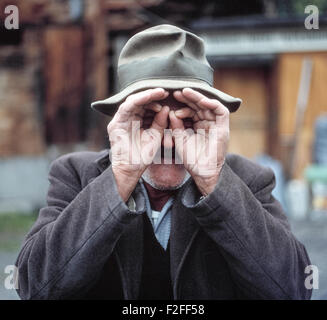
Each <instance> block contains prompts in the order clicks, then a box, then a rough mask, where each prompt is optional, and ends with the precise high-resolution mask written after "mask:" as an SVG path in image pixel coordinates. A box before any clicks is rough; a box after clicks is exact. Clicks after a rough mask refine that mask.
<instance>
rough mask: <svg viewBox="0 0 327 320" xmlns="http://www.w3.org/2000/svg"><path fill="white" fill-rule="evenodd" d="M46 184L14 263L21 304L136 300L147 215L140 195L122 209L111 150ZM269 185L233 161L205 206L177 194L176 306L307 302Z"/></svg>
mask: <svg viewBox="0 0 327 320" xmlns="http://www.w3.org/2000/svg"><path fill="white" fill-rule="evenodd" d="M49 181H50V187H49V191H48V197H47V203H48V205H47V206H46V207H45V208H43V209H41V210H40V213H39V217H38V219H37V221H36V222H35V224H34V226H33V227H32V229H31V230H30V232H29V233H28V235H27V236H26V238H25V241H24V243H23V245H22V248H21V251H20V253H19V256H18V258H17V261H16V266H17V267H18V275H19V278H18V279H19V281H18V285H19V288H18V290H17V292H18V294H19V296H20V297H21V298H22V299H97V298H99V299H106V298H107V299H119V298H120V292H121V294H122V296H121V298H124V299H137V298H138V293H139V286H140V280H141V273H142V261H143V260H142V255H143V232H142V230H143V219H142V214H144V213H145V210H146V207H145V199H144V196H143V194H142V192H141V190H140V186H139V185H137V187H136V189H135V190H134V192H133V194H132V199H133V200H134V201H129V202H128V204H129V205H127V204H125V203H124V202H123V201H122V200H121V198H120V196H119V194H118V191H117V186H116V183H115V179H114V176H113V173H112V170H111V166H110V163H109V157H108V150H104V151H102V152H100V153H96V152H80V153H73V154H69V155H65V156H63V157H61V158H59V159H57V160H56V161H54V162H53V164H52V166H51V169H50V173H49ZM274 185H275V177H274V174H273V172H272V171H271V170H270V169H268V168H264V167H262V166H260V165H258V164H255V163H253V162H251V161H250V160H247V159H245V158H243V157H241V156H238V155H231V154H229V155H228V156H227V159H226V162H225V164H224V166H223V168H222V171H221V174H220V177H219V180H218V183H217V185H216V187H215V189H214V191H213V192H212V193H211V194H210V195H208V196H207V197H206V198H205V199H201V200H199V199H200V194H199V192H198V190H197V188H196V186H195V184H194V182H193V181H192V180H191V179H190V180H189V181H188V182H187V183H186V184H185V185H184V186H183V187H182V188H181V189H180V190H179V191H178V194H177V198H176V200H175V202H174V205H173V208H172V225H171V235H170V259H171V278H172V284H173V293H174V298H175V299H310V296H311V290H308V289H306V288H305V285H304V282H305V276H307V275H306V274H305V273H304V269H305V267H306V266H307V265H309V264H310V261H309V258H308V255H307V253H306V250H305V248H304V246H303V245H302V244H301V243H300V242H299V241H298V240H297V239H296V238H295V237H294V235H293V234H292V232H291V230H290V226H289V224H288V221H287V219H286V216H285V214H284V212H283V209H282V208H281V205H280V204H279V202H278V201H277V200H275V199H274V197H273V196H272V195H271V191H272V189H273V188H274ZM133 203H134V208H133V207H132V206H131V205H130V204H133ZM134 209H135V210H134Z"/></svg>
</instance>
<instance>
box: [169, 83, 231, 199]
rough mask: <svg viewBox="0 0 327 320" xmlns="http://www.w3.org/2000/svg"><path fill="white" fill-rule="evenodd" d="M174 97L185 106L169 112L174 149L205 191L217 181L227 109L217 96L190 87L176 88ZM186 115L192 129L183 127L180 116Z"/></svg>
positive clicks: (225, 145) (226, 134) (226, 130)
mask: <svg viewBox="0 0 327 320" xmlns="http://www.w3.org/2000/svg"><path fill="white" fill-rule="evenodd" d="M174 97H175V99H176V100H178V101H180V102H183V103H185V104H186V105H187V106H188V107H185V108H182V109H179V110H177V111H170V112H169V118H170V123H171V128H172V130H173V132H174V141H175V148H176V151H177V152H178V154H179V156H180V157H181V158H182V159H183V164H184V166H185V168H186V169H187V170H188V171H189V173H190V174H191V176H192V178H193V179H194V181H195V183H196V184H197V187H198V189H199V191H200V192H201V193H202V194H203V195H208V194H209V193H210V192H212V191H213V189H214V187H215V185H216V184H217V181H218V178H219V174H220V171H221V169H222V166H223V164H224V162H225V156H226V153H227V148H228V142H229V110H228V109H227V108H226V107H225V106H224V105H222V104H221V103H220V102H219V101H218V100H216V99H209V98H208V97H206V96H204V95H203V94H201V93H200V92H197V91H195V90H192V89H189V88H186V89H183V91H175V92H174ZM189 117H191V118H192V119H193V122H194V125H193V127H194V131H193V130H189V129H187V130H185V128H184V125H183V119H185V118H189ZM176 129H179V130H176Z"/></svg>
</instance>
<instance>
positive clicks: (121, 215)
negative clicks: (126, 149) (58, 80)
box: [16, 158, 140, 299]
mask: <svg viewBox="0 0 327 320" xmlns="http://www.w3.org/2000/svg"><path fill="white" fill-rule="evenodd" d="M49 181H50V187H49V191H48V197H47V202H48V206H47V207H45V208H43V209H41V210H40V213H39V217H38V219H37V221H36V223H35V224H34V226H33V228H32V229H31V231H30V232H29V234H28V235H27V237H26V238H25V241H24V243H23V245H22V248H21V250H20V253H19V255H18V258H17V261H16V266H17V267H18V287H19V288H18V290H17V292H18V294H19V296H20V297H21V298H22V299H68V298H70V297H76V296H77V297H78V296H79V295H80V294H83V292H84V291H85V290H87V289H88V288H89V287H90V286H92V284H94V281H95V279H96V278H97V276H98V275H99V273H100V271H101V269H102V267H103V266H104V264H105V262H106V261H107V260H108V258H109V256H110V255H111V253H112V251H113V248H114V247H115V244H116V242H117V241H118V239H119V238H120V236H121V234H122V233H123V231H124V228H125V226H126V225H127V224H128V223H130V221H131V220H132V219H133V218H134V217H136V216H137V215H138V214H139V213H140V212H138V211H130V210H129V209H128V207H127V206H126V204H125V203H124V202H123V201H122V199H121V197H120V196H119V193H118V190H117V187H116V182H115V179H114V176H113V173H112V170H111V167H109V168H108V169H106V170H105V171H104V172H103V173H102V174H101V175H99V176H98V177H96V178H95V179H94V180H93V181H92V182H91V183H89V184H88V185H87V186H86V187H84V188H81V179H80V177H79V175H78V173H77V171H76V168H74V167H73V166H72V164H71V162H69V161H67V159H66V160H63V159H61V158H60V159H59V160H57V161H55V162H54V163H53V165H52V167H51V169H50V173H49Z"/></svg>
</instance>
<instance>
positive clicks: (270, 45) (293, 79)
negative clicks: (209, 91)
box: [191, 17, 327, 178]
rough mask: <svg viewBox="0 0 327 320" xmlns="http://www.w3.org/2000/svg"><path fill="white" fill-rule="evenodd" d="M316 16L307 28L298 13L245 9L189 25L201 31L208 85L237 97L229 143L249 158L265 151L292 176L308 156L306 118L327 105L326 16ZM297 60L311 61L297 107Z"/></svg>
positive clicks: (310, 126) (310, 127)
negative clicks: (210, 70) (253, 13)
mask: <svg viewBox="0 0 327 320" xmlns="http://www.w3.org/2000/svg"><path fill="white" fill-rule="evenodd" d="M319 23H320V26H319V29H318V30H315V29H311V30H307V29H306V28H305V26H304V19H303V18H297V19H291V18H274V19H267V18H263V17H254V18H253V17H252V18H247V19H240V18H238V19H236V18H231V19H223V20H222V19H220V20H216V21H214V20H210V21H208V20H199V21H197V22H194V23H193V24H192V25H191V26H192V29H194V30H195V31H196V32H197V33H198V34H200V35H201V36H202V37H203V38H204V39H205V42H206V46H207V53H208V58H209V60H210V62H211V64H212V65H213V67H214V69H215V86H216V87H217V88H219V89H221V90H223V91H226V92H227V93H230V94H231V95H234V96H237V97H241V98H242V100H243V104H242V106H241V108H240V109H239V111H237V112H236V113H235V114H232V115H231V143H230V151H231V152H236V153H240V154H243V155H245V156H247V157H249V158H253V157H255V156H257V155H259V154H262V153H266V154H269V155H270V156H273V157H274V158H276V159H279V160H281V161H282V163H283V164H284V168H285V170H286V173H287V174H288V176H289V177H294V178H300V177H302V174H303V170H304V168H305V167H306V166H307V165H308V164H309V163H310V162H311V160H312V159H311V154H312V144H313V139H314V123H315V120H316V119H317V117H318V116H319V115H322V114H323V113H326V112H327V90H326V84H327V25H326V18H323V17H320V21H319ZM304 61H306V62H309V64H310V66H311V69H310V70H309V71H308V72H307V74H306V78H307V83H308V86H307V90H308V97H307V99H305V98H306V97H304V99H305V100H306V101H307V103H305V106H304V107H306V108H305V109H303V110H304V112H302V113H301V110H299V99H303V97H302V96H303V93H305V92H304V91H305V88H303V87H302V95H299V91H300V82H301V74H303V72H305V69H304ZM304 76H305V75H304Z"/></svg>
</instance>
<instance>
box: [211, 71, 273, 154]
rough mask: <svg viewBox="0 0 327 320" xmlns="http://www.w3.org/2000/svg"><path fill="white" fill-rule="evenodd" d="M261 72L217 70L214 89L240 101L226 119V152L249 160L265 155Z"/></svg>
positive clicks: (263, 79)
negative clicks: (227, 135)
mask: <svg viewBox="0 0 327 320" xmlns="http://www.w3.org/2000/svg"><path fill="white" fill-rule="evenodd" d="M266 78H267V76H266V71H265V69H263V68H260V67H255V68H219V69H216V70H215V74H214V85H215V87H216V88H218V89H219V90H222V91H224V92H226V93H228V94H230V95H232V96H234V97H239V98H241V99H242V100H243V103H242V104H241V107H240V108H239V110H238V111H237V112H235V113H231V116H230V129H231V131H230V143H229V152H232V153H237V154H241V155H243V156H245V157H248V158H253V157H255V156H256V155H259V154H261V153H263V152H265V151H266V147H267V130H266V128H267V109H268V86H267V80H266Z"/></svg>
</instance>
